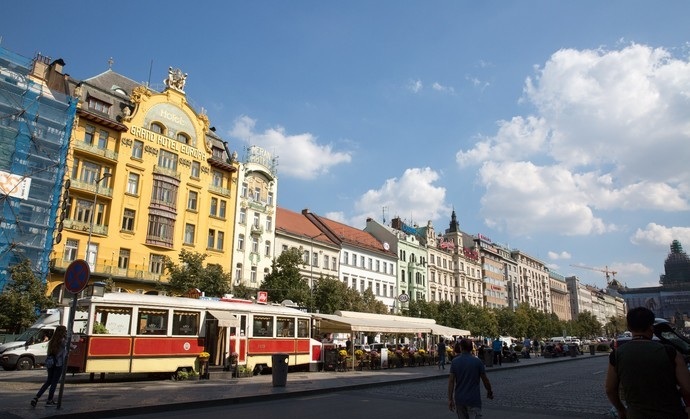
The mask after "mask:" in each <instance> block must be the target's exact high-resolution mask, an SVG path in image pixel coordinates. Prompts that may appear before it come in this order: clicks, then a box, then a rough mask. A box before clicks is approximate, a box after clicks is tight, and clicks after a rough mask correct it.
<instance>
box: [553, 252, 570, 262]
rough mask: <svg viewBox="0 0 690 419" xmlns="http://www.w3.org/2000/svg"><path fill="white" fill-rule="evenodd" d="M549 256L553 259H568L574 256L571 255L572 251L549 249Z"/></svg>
mask: <svg viewBox="0 0 690 419" xmlns="http://www.w3.org/2000/svg"><path fill="white" fill-rule="evenodd" d="M548 256H549V259H551V260H567V259H570V258H571V257H572V256H571V255H570V253H568V252H566V251H563V252H561V253H557V252H552V251H549V253H548Z"/></svg>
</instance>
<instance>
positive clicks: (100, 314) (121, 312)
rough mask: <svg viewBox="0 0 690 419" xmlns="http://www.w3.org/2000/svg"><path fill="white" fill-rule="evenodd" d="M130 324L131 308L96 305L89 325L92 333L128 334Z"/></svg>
mask: <svg viewBox="0 0 690 419" xmlns="http://www.w3.org/2000/svg"><path fill="white" fill-rule="evenodd" d="M130 324H132V309H131V308H123V307H102V306H98V307H96V315H95V317H94V321H93V324H92V325H91V333H92V334H94V335H101V334H103V335H128V334H129V327H130Z"/></svg>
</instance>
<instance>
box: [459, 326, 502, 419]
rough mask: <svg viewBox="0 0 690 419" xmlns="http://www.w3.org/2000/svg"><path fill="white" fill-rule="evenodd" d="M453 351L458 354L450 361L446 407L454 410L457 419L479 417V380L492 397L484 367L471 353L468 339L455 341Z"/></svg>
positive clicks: (480, 399) (470, 344)
mask: <svg viewBox="0 0 690 419" xmlns="http://www.w3.org/2000/svg"><path fill="white" fill-rule="evenodd" d="M455 352H456V353H458V354H460V355H459V356H456V357H455V358H453V360H452V361H451V363H450V375H449V376H448V409H450V410H451V411H455V412H456V413H457V415H458V418H459V419H479V418H481V417H482V398H481V394H480V392H479V380H481V381H482V383H483V384H484V388H486V391H487V394H486V397H487V398H489V399H493V398H494V394H493V392H492V390H491V383H490V382H489V378H488V377H487V376H486V369H485V367H484V364H483V363H482V361H480V360H479V358H477V357H475V356H473V355H472V342H471V341H470V340H468V339H462V340H461V341H460V342H458V343H456V344H455Z"/></svg>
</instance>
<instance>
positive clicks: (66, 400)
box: [0, 353, 607, 419]
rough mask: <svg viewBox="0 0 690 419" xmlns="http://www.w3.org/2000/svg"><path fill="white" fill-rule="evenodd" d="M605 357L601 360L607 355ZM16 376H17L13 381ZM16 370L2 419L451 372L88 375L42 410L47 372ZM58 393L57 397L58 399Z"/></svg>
mask: <svg viewBox="0 0 690 419" xmlns="http://www.w3.org/2000/svg"><path fill="white" fill-rule="evenodd" d="M605 355H607V354H604V353H599V354H597V355H595V356H605ZM590 357H591V355H589V354H587V355H580V356H577V357H574V358H573V357H561V358H544V357H536V358H535V357H532V358H530V359H521V360H520V362H518V363H504V364H503V365H502V366H494V367H487V372H488V373H489V374H491V372H492V371H498V370H503V369H510V368H524V367H532V366H538V365H542V364H545V363H554V362H569V361H576V360H579V359H585V358H590ZM13 374H15V375H14V376H13ZM16 374H19V373H18V372H16V371H7V372H3V373H1V374H0V397H1V399H0V400H2V407H0V417H2V418H7V419H10V418H46V417H57V418H61V417H64V418H68V417H69V418H105V417H113V416H126V415H129V414H134V413H139V414H141V413H146V412H147V411H148V409H150V411H156V412H162V411H166V410H175V409H182V408H190V407H193V406H194V405H196V404H198V403H204V404H205V405H207V406H213V405H227V404H233V403H246V402H253V401H257V400H265V399H266V397H271V398H284V397H291V396H302V395H305V394H310V395H313V394H318V393H325V392H331V391H340V390H345V389H350V388H362V387H370V386H380V385H385V384H390V383H393V382H405V381H419V380H436V379H447V377H448V375H447V374H448V368H446V369H445V370H439V369H438V367H437V366H424V367H406V368H394V369H385V370H375V371H369V370H364V371H348V372H331V371H328V372H312V373H307V372H305V373H290V374H288V377H287V384H286V386H285V387H273V384H272V376H271V375H270V374H269V375H258V376H253V377H247V378H232V377H231V375H230V373H228V372H224V371H222V370H220V369H212V370H211V372H210V379H209V380H190V381H172V380H157V381H154V380H132V379H131V377H128V379H127V381H125V380H124V379H123V378H122V376H118V375H114V374H111V375H108V376H107V378H106V380H105V381H104V382H100V381H98V380H97V381H96V382H93V383H91V382H89V375H88V374H80V375H76V376H69V375H68V376H67V379H66V381H65V388H64V394H63V398H62V406H61V408H60V409H59V410H56V408H55V407H46V406H45V400H46V396H45V395H44V397H43V398H42V400H41V401H39V404H38V406H37V407H36V408H32V407H31V406H30V404H29V401H30V400H31V397H32V396H33V395H34V394H35V392H36V391H37V390H38V388H39V387H40V386H41V384H42V383H43V380H45V371H42V370H37V371H31V372H29V374H30V375H23V376H21V377H19V376H17V375H16ZM57 394H58V393H57V391H56V393H55V397H56V398H57Z"/></svg>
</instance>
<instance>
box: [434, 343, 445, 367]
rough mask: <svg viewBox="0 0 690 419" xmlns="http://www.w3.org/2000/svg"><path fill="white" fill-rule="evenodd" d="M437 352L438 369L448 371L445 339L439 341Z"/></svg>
mask: <svg viewBox="0 0 690 419" xmlns="http://www.w3.org/2000/svg"><path fill="white" fill-rule="evenodd" d="M436 352H438V369H444V370H445V369H446V342H444V341H443V338H441V339H439V340H438V344H437V345H436Z"/></svg>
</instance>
